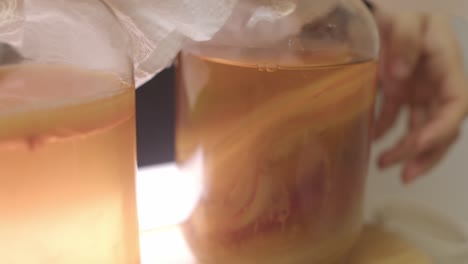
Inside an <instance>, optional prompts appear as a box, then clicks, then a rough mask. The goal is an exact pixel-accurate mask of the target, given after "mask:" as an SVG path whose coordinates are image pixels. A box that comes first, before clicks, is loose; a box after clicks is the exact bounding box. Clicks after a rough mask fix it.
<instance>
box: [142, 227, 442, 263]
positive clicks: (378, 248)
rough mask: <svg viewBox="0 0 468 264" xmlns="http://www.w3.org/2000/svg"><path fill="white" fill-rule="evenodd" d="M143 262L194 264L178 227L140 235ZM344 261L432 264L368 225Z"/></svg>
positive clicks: (398, 239) (413, 249) (397, 239)
mask: <svg viewBox="0 0 468 264" xmlns="http://www.w3.org/2000/svg"><path fill="white" fill-rule="evenodd" d="M141 246H142V260H143V262H142V263H143V264H156V263H158V264H159V263H162V264H165V263H178V264H197V263H196V261H195V260H194V258H193V257H192V256H191V254H190V250H189V249H188V247H187V245H186V244H185V242H184V240H183V238H182V233H181V232H180V230H179V229H178V228H177V227H168V228H164V229H158V230H153V231H150V232H145V233H143V234H142V245H141ZM348 260H349V262H348V263H346V264H433V262H431V261H430V260H429V258H428V257H426V256H425V255H424V254H423V253H422V252H420V251H419V250H418V249H416V247H414V246H413V245H411V244H410V243H408V242H407V241H405V240H404V239H402V238H401V237H399V236H398V235H396V234H392V233H389V232H385V231H383V230H381V229H380V228H376V227H373V226H367V227H366V228H365V229H364V232H363V233H362V236H361V238H360V239H359V241H358V243H357V244H356V246H355V248H354V250H353V251H352V252H351V254H350V257H349V259H348Z"/></svg>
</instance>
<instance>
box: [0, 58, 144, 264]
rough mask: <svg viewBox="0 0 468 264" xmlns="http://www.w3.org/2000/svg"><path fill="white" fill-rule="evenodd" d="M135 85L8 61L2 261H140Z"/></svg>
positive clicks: (0, 99)
mask: <svg viewBox="0 0 468 264" xmlns="http://www.w3.org/2000/svg"><path fill="white" fill-rule="evenodd" d="M134 177H135V110H134V89H133V87H131V86H130V85H126V84H123V83H122V82H121V81H120V80H119V79H118V78H117V77H116V76H114V75H112V74H107V73H101V72H93V71H85V70H79V69H76V68H72V67H68V66H56V65H22V66H12V67H3V68H0V201H1V202H0V216H1V217H0V262H1V263H9V264H31V263H41V264H42V263H44V264H55V263H56V264H83V263H89V264H136V263H139V245H138V222H137V217H136V215H137V213H136V198H135V197H136V195H135V179H134Z"/></svg>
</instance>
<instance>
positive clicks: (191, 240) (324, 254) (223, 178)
mask: <svg viewBox="0 0 468 264" xmlns="http://www.w3.org/2000/svg"><path fill="white" fill-rule="evenodd" d="M378 45H379V43H378V32H377V28H376V25H375V23H374V20H373V17H372V15H371V13H370V12H369V10H368V9H367V8H366V6H365V5H364V3H363V2H361V1H359V0H356V1H354V0H342V1H330V0H295V1H288V0H284V1H281V0H270V1H241V2H240V3H239V4H238V6H237V8H236V9H235V10H234V12H233V14H232V15H231V17H230V18H229V20H228V21H227V23H226V25H225V27H224V28H223V29H222V30H221V31H220V32H218V33H217V34H216V35H215V37H214V38H213V39H212V40H210V41H207V42H199V43H194V44H192V45H190V46H189V47H187V48H186V49H185V50H183V51H182V52H181V54H180V55H179V59H178V65H177V76H176V81H177V132H176V133H177V135H176V140H177V143H176V153H177V162H178V165H179V166H180V167H186V166H187V164H189V163H191V162H192V163H193V160H194V159H198V160H199V164H198V166H191V169H192V170H197V172H196V173H195V175H196V174H200V175H201V179H200V181H201V186H202V193H201V196H200V199H199V201H198V203H197V206H196V208H195V209H194V211H193V212H192V214H191V216H190V217H189V218H188V219H187V220H186V221H185V222H184V223H183V224H182V229H183V231H184V234H185V238H186V240H187V242H188V244H189V245H190V247H191V249H192V251H193V253H194V255H195V256H196V257H197V258H198V259H199V261H200V262H201V263H203V264H218V263H225V264H230V263H233V264H246V263H255V264H263V263H268V264H276V263H278V264H283V263H284V264H286V263H287V264H296V263H310V264H315V263H320V264H328V263H341V262H340V261H342V260H343V259H344V256H345V255H346V253H347V252H348V250H349V249H350V248H351V247H352V245H353V243H354V241H355V239H356V238H357V237H358V235H359V233H360V230H361V226H362V199H363V193H364V185H365V179H366V174H367V168H368V161H369V152H370V142H371V126H372V119H373V109H374V100H375V94H376V84H377V56H378V49H379V47H378ZM192 165H193V164H192Z"/></svg>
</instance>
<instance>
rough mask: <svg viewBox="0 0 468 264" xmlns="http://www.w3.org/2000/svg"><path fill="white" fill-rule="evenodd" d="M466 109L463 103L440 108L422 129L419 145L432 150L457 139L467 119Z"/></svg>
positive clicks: (454, 103)
mask: <svg viewBox="0 0 468 264" xmlns="http://www.w3.org/2000/svg"><path fill="white" fill-rule="evenodd" d="M465 109H466V106H465V103H462V102H451V103H448V105H445V106H442V107H438V109H436V110H435V111H434V113H433V116H432V117H431V120H430V121H429V122H428V123H427V124H426V125H425V126H424V127H423V128H422V131H421V136H420V139H419V141H420V142H419V144H420V145H422V146H426V148H429V149H430V148H434V147H435V146H438V145H443V144H444V142H447V141H449V140H450V139H451V138H453V137H457V136H458V133H459V129H460V125H461V124H462V122H463V119H464V117H465V111H466V110H465Z"/></svg>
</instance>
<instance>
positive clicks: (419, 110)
mask: <svg viewBox="0 0 468 264" xmlns="http://www.w3.org/2000/svg"><path fill="white" fill-rule="evenodd" d="M427 112H428V109H427V107H424V106H421V105H416V106H411V110H410V117H409V125H408V126H409V130H410V131H415V130H418V129H421V128H422V127H423V126H424V124H426V123H427V121H428V113H427Z"/></svg>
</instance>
